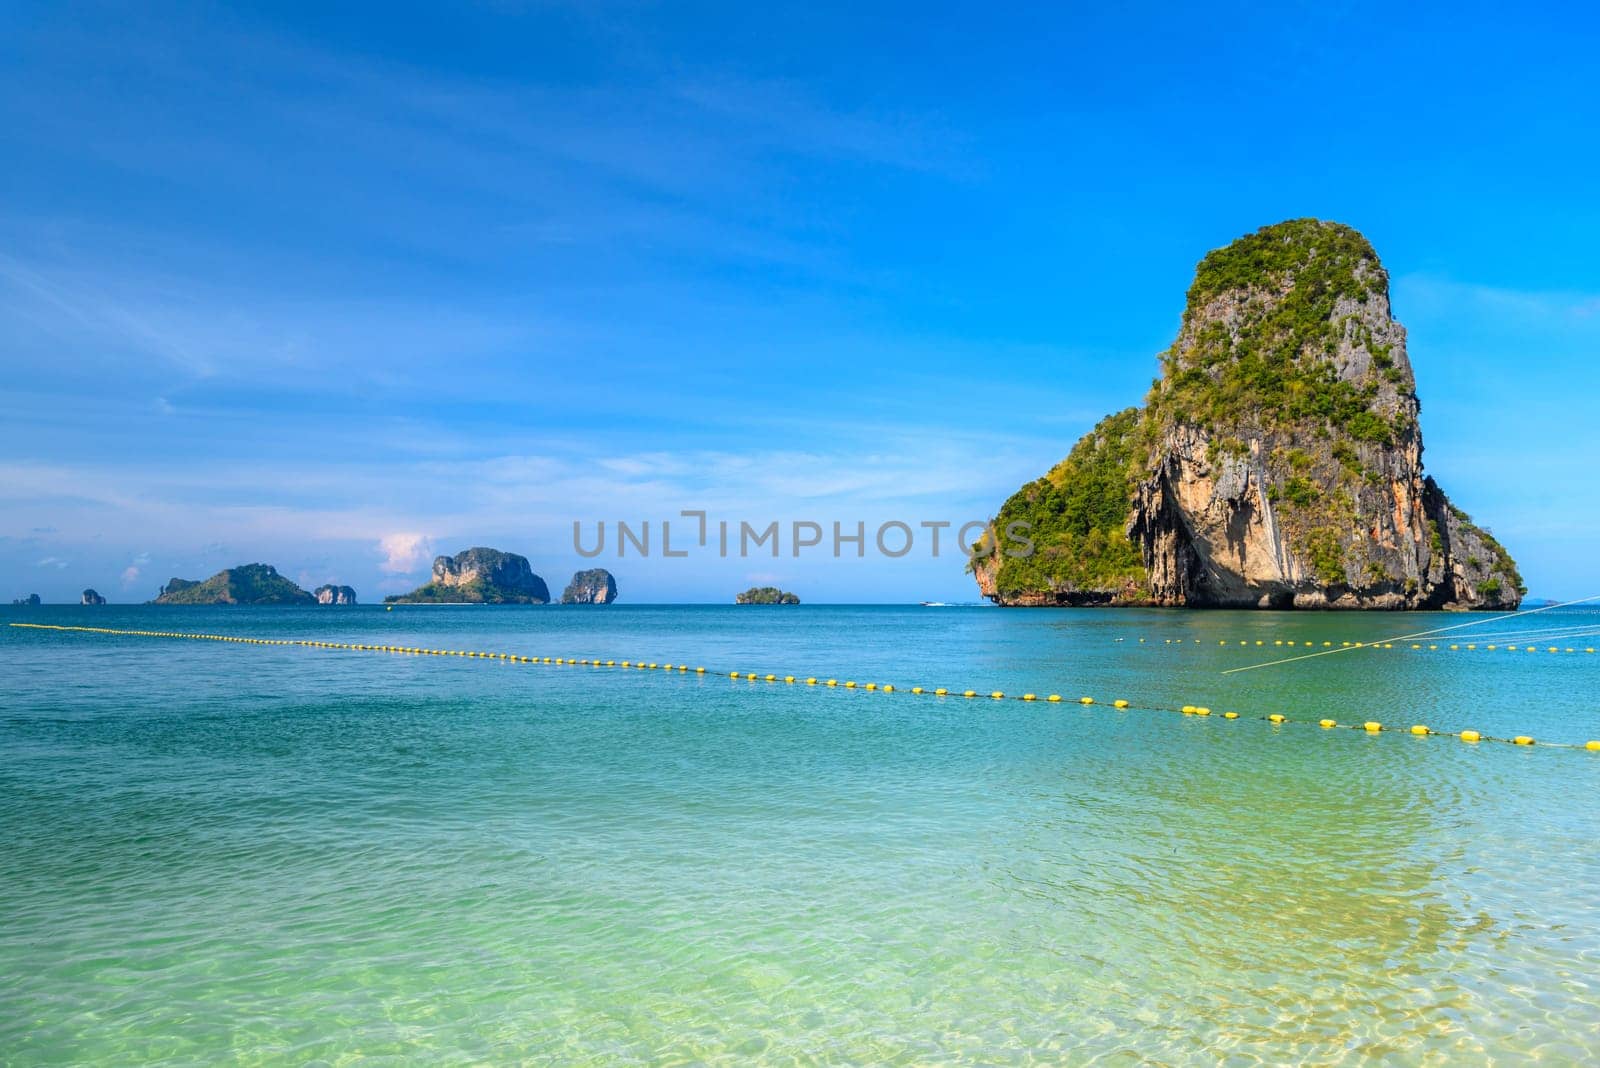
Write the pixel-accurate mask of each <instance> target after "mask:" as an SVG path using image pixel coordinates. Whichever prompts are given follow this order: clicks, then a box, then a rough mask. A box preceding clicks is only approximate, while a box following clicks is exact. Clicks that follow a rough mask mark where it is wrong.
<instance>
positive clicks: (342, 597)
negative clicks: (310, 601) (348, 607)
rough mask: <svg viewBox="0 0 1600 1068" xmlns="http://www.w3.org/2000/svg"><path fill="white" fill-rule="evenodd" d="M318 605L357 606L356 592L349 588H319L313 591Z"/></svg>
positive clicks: (312, 594) (312, 593)
mask: <svg viewBox="0 0 1600 1068" xmlns="http://www.w3.org/2000/svg"><path fill="white" fill-rule="evenodd" d="M311 596H313V597H315V598H316V599H317V603H318V604H355V603H356V591H355V590H353V589H352V588H350V587H349V586H318V587H317V588H316V589H314V590H312V591H311Z"/></svg>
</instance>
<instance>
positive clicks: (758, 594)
mask: <svg viewBox="0 0 1600 1068" xmlns="http://www.w3.org/2000/svg"><path fill="white" fill-rule="evenodd" d="M733 603H734V604H799V603H800V598H798V597H796V596H795V595H794V594H792V593H790V592H788V591H787V590H780V589H778V587H776V586H751V587H750V588H749V589H748V590H745V591H744V592H743V593H741V594H738V595H736V596H735V597H734V599H733Z"/></svg>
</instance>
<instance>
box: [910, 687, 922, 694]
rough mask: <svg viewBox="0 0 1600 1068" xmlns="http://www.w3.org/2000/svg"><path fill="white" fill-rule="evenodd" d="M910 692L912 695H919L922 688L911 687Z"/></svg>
mask: <svg viewBox="0 0 1600 1068" xmlns="http://www.w3.org/2000/svg"><path fill="white" fill-rule="evenodd" d="M911 692H912V693H921V692H922V687H921V686H913V687H911Z"/></svg>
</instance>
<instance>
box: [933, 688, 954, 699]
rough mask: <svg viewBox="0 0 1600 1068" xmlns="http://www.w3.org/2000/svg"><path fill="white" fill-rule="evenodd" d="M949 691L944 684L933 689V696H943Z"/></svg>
mask: <svg viewBox="0 0 1600 1068" xmlns="http://www.w3.org/2000/svg"><path fill="white" fill-rule="evenodd" d="M949 692H950V691H949V690H947V689H945V688H944V687H943V686H941V687H939V688H938V689H937V690H935V691H933V696H935V697H943V696H944V695H945V694H947V693H949Z"/></svg>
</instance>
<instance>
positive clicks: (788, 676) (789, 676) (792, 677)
mask: <svg viewBox="0 0 1600 1068" xmlns="http://www.w3.org/2000/svg"><path fill="white" fill-rule="evenodd" d="M783 681H784V682H793V681H794V676H793V675H785V676H784V677H783Z"/></svg>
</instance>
